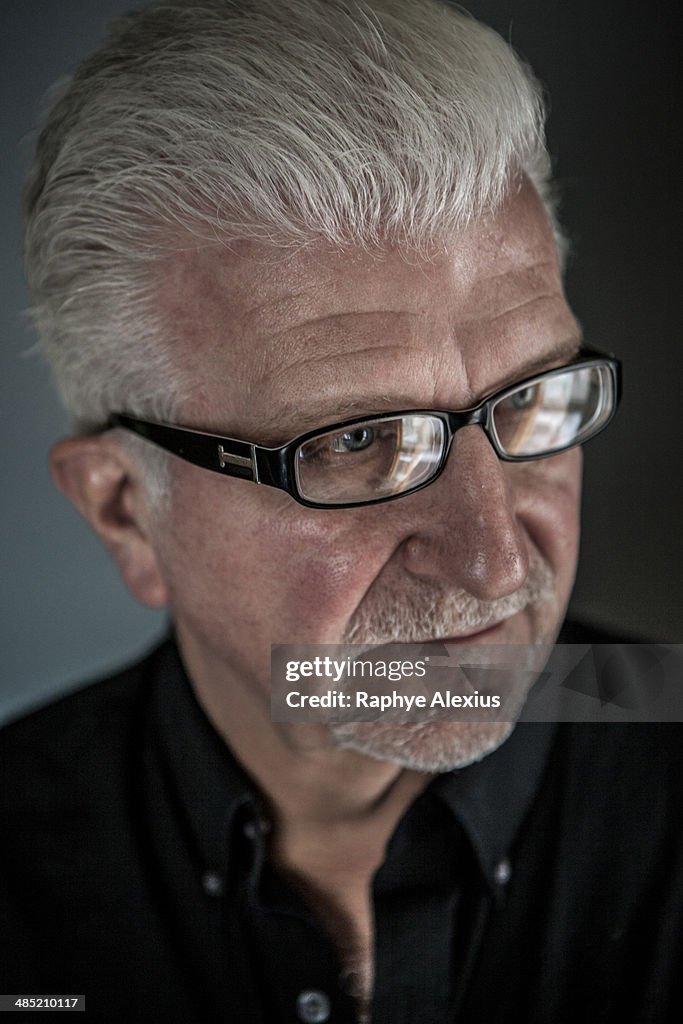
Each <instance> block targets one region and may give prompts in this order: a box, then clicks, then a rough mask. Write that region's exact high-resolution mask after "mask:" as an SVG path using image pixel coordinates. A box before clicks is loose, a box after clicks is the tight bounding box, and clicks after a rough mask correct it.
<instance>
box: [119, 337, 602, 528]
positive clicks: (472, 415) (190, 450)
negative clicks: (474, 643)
mask: <svg viewBox="0 0 683 1024" xmlns="http://www.w3.org/2000/svg"><path fill="white" fill-rule="evenodd" d="M579 366H585V367H590V366H607V367H608V368H609V371H610V374H611V377H612V385H613V389H614V403H613V407H612V410H611V412H610V415H609V416H608V417H607V419H606V420H605V421H604V423H602V424H601V425H600V427H599V428H598V430H596V431H595V433H594V434H590V435H589V436H587V437H584V438H583V439H581V440H577V441H572V442H571V443H570V444H567V445H564V446H562V447H560V448H556V449H553V450H552V451H550V452H541V453H539V454H536V455H509V454H508V453H507V452H505V450H504V449H503V448H502V447H501V445H500V442H499V440H498V437H497V435H496V432H495V428H494V426H493V418H492V409H493V406H494V405H495V404H497V403H498V402H499V401H500V400H501V399H504V398H505V397H506V396H507V395H509V394H512V393H513V392H515V391H518V390H520V389H522V388H524V387H529V386H531V385H532V384H536V383H538V382H539V381H541V380H547V379H550V378H552V377H556V376H559V375H560V374H562V373H565V372H566V371H567V370H568V369H572V368H574V367H579ZM621 380H622V375H621V363H620V361H619V360H618V359H616V358H615V357H614V356H612V355H609V354H605V353H602V352H598V351H597V350H595V349H590V348H582V349H581V350H580V352H579V353H578V355H577V356H576V358H575V359H573V360H571V362H569V363H565V364H564V365H563V366H558V367H555V368H553V369H552V370H545V371H544V372H543V373H537V374H534V375H533V376H532V377H527V378H525V379H524V380H520V381H516V382H515V383H514V384H508V385H506V386H505V387H504V388H501V389H500V390H499V391H495V392H492V393H491V394H489V395H487V396H486V397H485V398H483V399H482V400H481V402H479V403H478V404H477V405H474V406H472V407H471V408H469V409H461V410H456V411H453V410H444V409H403V410H399V411H397V412H390V413H386V412H385V413H377V414H374V415H370V416H355V417H353V418H352V419H345V420H340V421H339V422H338V423H331V424H329V425H328V426H325V427H318V428H316V429H315V430H309V431H307V432H306V433H305V434H299V435H298V436H297V437H295V438H293V439H292V440H291V441H288V442H287V443H286V444H283V445H281V446H279V447H277V448H268V447H265V446H263V445H258V444H253V443H252V442H250V441H241V440H238V439H237V438H234V437H225V436H223V435H221V434H208V433H206V432H204V431H201V430H192V429H190V428H188V427H176V426H173V425H172V424H170V423H155V422H153V421H151V420H142V419H138V418H137V417H135V416H129V415H128V414H127V413H112V415H111V416H110V417H109V420H108V423H107V429H114V428H116V427H122V428H124V429H125V430H130V431H132V432H133V433H135V434H138V435H139V436H140V437H143V438H145V439H146V440H147V441H151V442H152V443H153V444H156V445H158V446H159V447H161V448H164V449H165V450H166V451H168V452H171V453H172V454H173V455H176V456H178V458H181V459H184V460H185V461H186V462H189V463H191V464H192V465H193V466H199V467H200V468H202V469H208V470H211V471H212V472H215V473H221V474H223V475H224V476H232V477H238V478H240V479H242V480H249V481H251V482H252V483H258V484H266V485H267V486H269V487H277V488H279V489H280V490H283V491H286V492H287V493H288V494H289V495H291V497H292V498H294V500H295V501H298V502H299V504H301V505H304V506H305V507H306V508H320V509H330V508H335V509H337V508H361V507H363V506H365V505H379V504H382V503H383V502H386V501H395V500H396V499H397V498H402V497H404V496H405V495H408V494H414V493H416V492H417V491H421V490H422V489H423V488H424V487H429V486H430V484H433V483H434V482H435V481H436V480H437V479H438V478H439V476H440V475H441V473H442V472H443V469H444V466H445V465H446V462H447V461H448V456H449V454H450V450H451V445H452V443H453V438H454V437H455V435H456V433H457V432H458V430H461V429H462V428H463V427H469V426H474V425H478V426H480V427H481V428H482V429H483V431H484V433H485V434H486V436H487V438H488V440H489V442H490V444H491V445H492V447H493V449H494V451H495V453H496V455H497V456H498V458H499V459H501V460H502V461H503V462H534V461H537V460H538V459H547V458H551V457H552V456H553V455H560V454H561V453H562V452H565V451H568V450H569V449H570V448H575V447H577V446H578V445H582V444H585V443H586V442H587V441H590V440H592V439H593V438H594V437H597V435H598V434H600V433H602V431H603V430H604V429H605V427H606V426H607V425H608V424H609V423H610V421H611V420H612V419H613V417H614V415H615V413H616V411H617V408H618V406H619V402H620V400H621V389H622V385H621ZM408 415H414V416H419V415H423V416H433V417H436V418H437V419H439V420H441V422H442V423H443V425H444V428H445V432H446V440H445V443H444V446H443V453H442V455H441V459H440V460H439V462H438V464H437V466H436V468H435V470H434V472H433V473H432V475H431V476H430V477H429V478H428V479H427V480H423V481H421V482H420V483H419V484H417V485H415V486H414V487H410V488H407V489H406V490H405V491H399V492H398V493H396V494H387V495H384V496H382V497H379V498H371V499H370V500H363V501H350V502H339V503H336V502H333V503H330V502H315V501H311V500H310V499H309V498H306V497H305V496H304V495H302V494H301V492H300V490H299V486H298V481H297V473H296V453H297V451H298V449H299V448H300V447H301V445H303V444H305V443H306V442H307V441H310V440H311V439H312V438H315V437H318V436H319V435H322V434H327V433H330V432H336V431H340V432H341V431H343V430H346V429H348V428H349V427H353V426H360V425H361V424H366V423H379V422H381V421H382V420H390V419H395V418H396V417H399V416H408Z"/></svg>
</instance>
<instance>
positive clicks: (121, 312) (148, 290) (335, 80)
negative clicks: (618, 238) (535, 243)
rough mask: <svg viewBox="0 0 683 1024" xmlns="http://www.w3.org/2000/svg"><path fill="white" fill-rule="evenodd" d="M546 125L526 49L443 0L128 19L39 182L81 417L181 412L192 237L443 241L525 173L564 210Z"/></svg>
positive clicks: (86, 82)
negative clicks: (170, 297) (177, 353)
mask: <svg viewBox="0 0 683 1024" xmlns="http://www.w3.org/2000/svg"><path fill="white" fill-rule="evenodd" d="M543 121H544V112H543V103H542V100H541V95H540V90H539V88H538V85H537V83H536V82H535V80H534V79H533V77H532V75H531V74H530V72H529V71H528V69H527V68H526V67H525V66H524V64H523V63H522V62H521V61H520V60H519V59H518V58H517V57H516V56H515V54H514V53H513V51H512V50H511V49H510V47H509V46H507V44H506V43H505V42H504V41H503V40H502V39H501V38H500V37H499V36H497V35H496V34H495V33H494V32H493V31H492V30H491V29H489V28H487V27H485V26H484V25H481V24H480V23H478V22H477V21H475V20H474V19H473V18H472V17H470V16H469V15H468V14H466V13H464V12H461V11H459V10H455V9H453V8H451V7H448V6H446V5H444V4H442V3H439V2H436V0H187V2H183V0H166V2H163V0H162V2H158V3H155V4H152V6H150V7H148V8H146V9H144V10H142V11H137V12H134V13H133V14H130V15H128V16H126V17H125V18H123V19H121V20H120V21H118V22H117V23H115V25H114V26H113V28H112V31H111V33H110V35H109V37H108V39H107V41H106V42H105V43H104V45H103V46H102V47H101V49H100V50H99V51H98V52H97V53H95V54H94V56H92V57H91V58H90V59H89V60H87V61H86V62H85V63H84V64H83V65H82V66H81V67H80V69H79V70H78V71H77V73H76V74H75V76H74V78H73V80H72V81H71V82H70V84H69V85H68V87H67V88H66V90H65V92H64V93H63V95H62V97H61V99H59V101H58V102H57V103H56V105H55V106H54V108H53V110H52V112H51V114H50V116H49V118H48V121H47V124H46V126H45V128H44V130H43V132H42V134H41V136H40V139H39V143H38V147H37V155H36V160H35V165H34V168H33V171H32V173H31V176H30V180H29V182H28V185H27V189H26V266H27V275H28V280H29V284H30V287H31V289H32V293H33V296H34V307H33V312H34V318H35V322H36V325H37V328H38V331H39V334H40V336H41V338H42V341H43V344H44V348H45V351H46V353H47V356H48V358H49V361H50V362H51V364H52V366H53V369H54V373H55V377H56V380H57V383H58V387H59V389H60V391H61V393H62V396H63V399H64V402H65V405H66V407H67V409H68V411H69V412H70V413H71V415H72V417H73V419H74V420H75V423H76V425H77V427H78V428H79V429H80V430H83V431H87V430H91V429H96V428H98V427H101V426H102V425H103V424H104V423H105V422H106V420H107V417H108V415H109V413H110V412H111V411H112V410H114V409H117V408H118V409H121V408H122V409H125V410H127V411H129V412H132V413H136V414H137V415H142V416H147V417H150V418H156V419H173V418H175V417H177V412H178V410H179V409H180V408H181V406H182V403H183V401H184V399H185V398H186V396H187V394H188V389H189V388H190V387H191V382H190V379H189V376H188V372H187V371H188V367H187V366H186V365H181V364H182V362H183V361H182V359H180V360H179V359H178V358H177V357H174V356H173V355H172V353H173V350H174V348H175V347H176V346H174V345H173V341H174V339H173V325H172V324H171V323H169V322H168V321H167V320H166V319H165V318H164V314H163V310H162V309H159V308H158V307H159V303H158V299H157V290H158V277H159V266H160V261H161V259H162V257H164V256H168V253H169V252H170V251H172V250H173V249H174V248H176V249H182V248H183V247H184V246H187V245H190V244H191V245H192V246H196V245H197V244H212V245H228V246H229V245H230V244H231V242H234V241H236V240H237V239H251V240H257V241H261V242H266V243H269V244H271V245H273V246H275V247H281V248H284V249H285V250H286V249H288V248H290V247H296V248H300V247H301V246H305V245H309V244H311V243H312V242H319V241H321V240H322V241H326V242H328V243H329V244H330V245H331V246H334V247H341V248H342V249H343V248H346V247H362V248H363V249H365V250H367V251H373V252H374V251H376V252H377V253H380V252H381V250H382V249H383V248H386V247H388V246H392V245H395V246H400V247H402V248H403V249H405V251H406V252H407V253H418V254H426V253H428V251H429V250H430V247H431V246H433V245H434V244H436V243H438V240H439V237H440V236H441V235H442V234H444V233H445V232H450V231H452V230H454V229H455V230H457V228H458V227H462V226H463V225H464V224H466V223H467V222H468V221H470V220H471V219H472V218H475V217H477V216H479V215H481V214H482V213H484V212H486V211H490V210H494V209H495V208H496V206H497V205H498V204H499V203H500V202H501V200H502V198H503V197H504V196H505V194H506V192H507V190H508V189H509V188H510V187H511V183H512V182H513V181H514V180H515V178H516V177H519V176H521V175H526V176H527V177H528V178H529V179H530V180H531V181H532V182H533V184H534V185H535V187H536V188H537V190H538V192H539V194H540V195H541V197H542V198H543V199H544V201H545V202H546V204H547V205H548V208H549V209H550V208H551V207H550V201H549V197H548V176H549V161H548V156H547V152H546V149H545V144H544V138H543ZM176 340H177V339H176ZM190 362H191V357H189V356H188V359H187V363H190Z"/></svg>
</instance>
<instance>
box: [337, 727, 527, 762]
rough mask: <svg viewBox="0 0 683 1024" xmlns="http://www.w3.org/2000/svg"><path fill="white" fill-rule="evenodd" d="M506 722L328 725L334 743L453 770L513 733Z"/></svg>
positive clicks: (378, 757)
mask: <svg viewBox="0 0 683 1024" xmlns="http://www.w3.org/2000/svg"><path fill="white" fill-rule="evenodd" d="M515 724H516V721H506V722H497V721H489V722H443V721H441V722H410V723H405V724H398V723H396V722H343V723H341V722H340V723H330V724H329V726H328V728H329V730H330V733H331V735H332V737H333V739H334V742H335V744H336V745H337V746H338V747H340V748H341V749H343V750H353V751H355V752H357V753H360V754H365V755H366V756H367V757H372V758H374V759H375V760H376V761H388V762H390V763H392V764H396V765H400V766H401V767H402V768H410V769H412V770H413V771H417V772H429V773H430V774H431V773H438V772H450V771H453V770H454V769H455V768H465V767H466V766H467V765H469V764H474V763H475V762H476V761H481V760H482V758H484V757H486V755H487V754H491V753H492V752H493V751H494V750H497V749H498V747H499V746H501V744H502V743H504V742H505V740H506V739H508V737H509V736H510V734H511V733H512V731H513V729H514V727H515Z"/></svg>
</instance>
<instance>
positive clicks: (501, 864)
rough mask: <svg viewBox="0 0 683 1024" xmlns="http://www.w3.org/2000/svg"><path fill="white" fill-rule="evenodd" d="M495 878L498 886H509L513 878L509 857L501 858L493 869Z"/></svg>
mask: <svg viewBox="0 0 683 1024" xmlns="http://www.w3.org/2000/svg"><path fill="white" fill-rule="evenodd" d="M493 877H494V878H495V880H496V882H497V884H498V885H507V884H508V882H509V881H510V879H511V878H512V865H511V864H510V861H509V860H508V859H507V857H501V859H500V860H499V861H498V863H497V864H496V866H495V867H494V869H493Z"/></svg>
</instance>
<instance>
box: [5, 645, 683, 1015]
mask: <svg viewBox="0 0 683 1024" xmlns="http://www.w3.org/2000/svg"><path fill="white" fill-rule="evenodd" d="M682 740H683V730H682V729H681V727H680V726H677V725H625V726H622V725H589V724H578V725H571V724H569V725H559V726H553V725H545V724H537V723H522V724H520V725H518V726H517V728H516V729H515V731H514V732H513V734H512V736H511V738H510V739H509V740H508V741H507V742H506V743H505V744H503V746H502V747H501V748H500V749H499V750H498V751H496V752H495V753H493V754H491V755H489V756H488V757H487V758H485V759H484V760H483V761H482V762H480V763H479V764H476V765H472V766H470V767H469V768H465V769H462V770H460V771H457V772H451V773H448V774H445V775H443V776H440V777H439V778H437V779H436V780H434V781H433V782H432V783H431V784H430V786H429V787H428V788H427V789H426V790H425V792H424V793H423V794H422V795H421V796H420V797H419V798H418V799H417V800H416V801H415V803H414V804H413V805H412V806H411V807H410V808H409V809H408V811H407V813H406V814H405V815H404V817H403V819H402V820H401V822H400V823H399V825H398V827H397V829H396V831H395V833H394V836H393V837H392V839H391V842H390V844H389V847H388V851H387V857H386V860H385V862H384V864H383V865H382V867H381V868H380V869H379V871H378V872H377V874H376V877H375V881H374V891H373V898H374V912H375V931H376V936H375V942H376V954H375V955H376V959H375V993H374V998H373V1005H372V1021H373V1024H445V1022H451V1021H458V1022H468V1024H469V1022H472V1024H473V1022H487V1024H488V1022H495V1021H525V1022H538V1024H541V1022H542V1024H547V1022H561V1021H565V1020H566V1021H570V1020H571V1021H572V1024H574V1022H576V1021H577V1020H578V1021H586V1022H589V1021H590V1022H591V1024H592V1022H602V1021H615V1022H616V1021H619V1022H620V1024H623V1022H627V1021H634V1022H645V1021H652V1022H655V1021H657V1022H659V1021H678V1020H680V1019H683V842H682V838H683V829H682V825H683V821H682V817H683V810H682V809H683V771H682V769H683V742H681V741H682ZM0 750H1V755H0V757H1V760H0V766H1V770H2V796H1V797H0V806H1V819H0V827H1V828H2V833H1V834H2V864H1V874H2V880H1V881H0V889H1V895H0V913H1V914H2V919H1V920H0V933H1V934H0V944H1V945H0V972H2V979H1V984H0V990H2V991H3V992H17V993H20V992H21V993H23V994H33V995H38V994H43V995H45V994H60V993H61V994H77V993H78V994H80V993H83V994H85V996H86V1012H87V1013H89V1014H90V1019H92V1020H94V1021H98V1022H99V1021H102V1022H108V1021H112V1022H113V1021H117V1022H122V1021H138V1020H140V1021H149V1022H156V1021H158V1022H162V1021H163V1022H168V1024H176V1022H177V1024H194V1022H197V1024H199V1022H213V1021H223V1022H233V1021H234V1022H239V1024H243V1022H244V1024H248V1022H263V1024H276V1022H283V1024H285V1022H292V1024H298V1022H300V1021H309V1022H323V1021H330V1022H331V1024H352V1022H354V1021H355V1019H356V1008H355V1004H354V1002H353V999H352V998H351V996H350V995H349V992H348V988H349V979H348V978H347V977H346V976H345V974H344V970H343V966H342V965H341V964H340V962H339V959H338V956H337V953H336V950H335V948H334V945H333V944H332V942H331V940H330V939H329V938H328V936H327V935H326V934H325V931H324V929H323V928H322V926H321V925H320V923H319V922H318V921H317V920H316V918H315V917H314V915H313V914H312V913H311V911H310V910H309V909H308V907H307V905H306V904H305V903H304V902H303V901H302V899H301V898H300V897H299V896H298V895H297V894H296V893H295V892H294V891H293V890H292V889H291V888H289V887H288V886H287V885H286V883H285V882H284V880H283V879H282V878H281V877H279V876H278V875H277V873H276V872H275V871H274V870H273V869H272V868H271V866H270V864H269V862H268V859H267V848H268V822H267V818H266V816H265V814H264V811H263V806H262V804H261V801H260V798H259V794H258V791H257V789H256V787H255V786H254V785H253V783H252V782H251V780H250V779H249V778H248V776H247V775H246V774H245V773H244V772H243V771H242V770H241V768H240V767H239V766H238V765H237V764H236V762H235V761H234V759H233V758H232V757H231V755H230V752H229V751H228V749H227V748H226V746H225V744H224V743H223V742H222V740H221V739H220V738H219V737H218V735H217V733H216V732H215V731H214V729H213V727H212V726H211V724H210V723H209V722H208V720H207V719H206V717H205V715H204V714H203V712H202V710H201V709H200V707H199V705H198V704H197V702H196V700H195V698H194V695H193V691H192V689H191V686H190V684H189V682H188V680H187V678H186V676H185V673H184V671H183V668H182V665H181V663H180V659H179V657H178V654H177V651H176V649H175V647H174V645H173V644H172V643H167V644H165V645H164V646H163V647H162V648H160V649H159V650H158V651H157V652H155V653H154V654H153V655H152V656H151V657H150V658H149V659H147V660H146V661H145V662H143V663H141V664H140V665H138V666H136V667H134V668H132V669H130V670H128V671H127V672H125V673H123V674H121V675H119V676H117V677H115V678H113V679H111V680H108V681H106V682H103V683H100V684H97V685H95V686H92V687H89V688H87V689H86V690H84V691H81V692H80V693H77V694H75V695H73V696H70V697H68V698H65V699H63V700H61V701H59V702H58V703H57V704H55V705H53V706H51V707H50V708H47V709H44V710H42V711H40V712H37V713H35V714H33V715H31V716H29V717H27V718H25V719H23V720H22V721H20V722H18V723H15V724H14V725H13V726H11V727H9V728H8V729H6V730H5V731H4V733H3V739H2V742H1V745H0ZM22 1019H28V1018H27V1017H26V1016H24V1017H23V1018H22Z"/></svg>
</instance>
